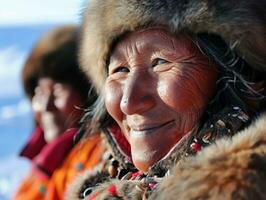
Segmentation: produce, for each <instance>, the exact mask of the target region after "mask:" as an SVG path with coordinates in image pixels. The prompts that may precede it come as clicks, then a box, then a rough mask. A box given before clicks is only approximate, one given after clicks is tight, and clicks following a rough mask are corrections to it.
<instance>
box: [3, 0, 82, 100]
mask: <svg viewBox="0 0 266 200" xmlns="http://www.w3.org/2000/svg"><path fill="white" fill-rule="evenodd" d="M85 3H86V1H85V0H45V1H44V0H0V98H2V97H6V96H11V95H13V96H14V95H15V96H16V95H21V92H22V90H21V84H20V83H21V82H20V72H21V67H22V66H23V63H24V61H25V58H26V56H27V55H28V53H29V51H30V49H31V47H32V46H33V45H34V43H35V42H36V40H37V39H38V38H39V37H40V35H41V34H42V33H43V32H45V31H47V30H48V29H49V28H51V27H52V25H56V24H64V23H77V24H78V23H79V22H80V21H81V13H82V10H83V7H84V6H83V5H84V4H85Z"/></svg>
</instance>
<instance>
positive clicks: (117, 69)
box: [112, 67, 129, 74]
mask: <svg viewBox="0 0 266 200" xmlns="http://www.w3.org/2000/svg"><path fill="white" fill-rule="evenodd" d="M117 72H122V73H127V72H129V69H128V67H117V68H116V69H115V70H113V72H112V74H114V73H117Z"/></svg>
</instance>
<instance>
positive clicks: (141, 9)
mask: <svg viewBox="0 0 266 200" xmlns="http://www.w3.org/2000/svg"><path fill="white" fill-rule="evenodd" d="M88 5H89V6H88V8H87V10H86V11H85V13H84V21H83V31H82V42H81V48H80V63H81V66H82V68H83V70H84V71H85V72H86V73H87V75H88V76H89V77H90V78H91V80H92V81H93V83H94V85H95V86H96V88H97V90H98V92H102V88H103V84H104V81H105V78H106V74H107V71H106V62H107V59H108V56H109V53H110V49H111V46H112V43H113V41H114V40H115V39H117V38H118V37H119V36H121V35H122V34H124V33H126V32H130V31H134V30H136V29H137V28H139V27H147V26H154V25H163V26H166V27H169V30H170V31H172V32H174V33H178V32H181V31H183V32H184V31H185V32H189V33H193V34H198V33H211V34H216V35H219V36H221V38H222V39H223V40H224V41H225V42H226V43H227V44H228V46H229V47H230V48H231V49H232V50H235V51H236V52H237V53H238V54H239V55H240V56H241V57H242V58H243V59H244V60H246V61H247V62H248V63H249V64H250V65H251V66H252V67H254V68H256V69H259V70H264V71H265V70H266V67H265V66H266V0H252V1H246V0H236V1H231V0H223V1H218V0H209V1H205V0H199V1H192V0H183V1H176V0H156V1H154V0H142V1H139V0H119V1H118V0H108V1H106V0H90V1H89V4H88Z"/></svg>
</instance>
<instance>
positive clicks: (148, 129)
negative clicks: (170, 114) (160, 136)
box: [130, 120, 175, 137]
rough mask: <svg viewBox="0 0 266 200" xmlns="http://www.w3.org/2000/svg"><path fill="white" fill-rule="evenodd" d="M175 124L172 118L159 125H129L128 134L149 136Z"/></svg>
mask: <svg viewBox="0 0 266 200" xmlns="http://www.w3.org/2000/svg"><path fill="white" fill-rule="evenodd" d="M174 125H175V121H174V120H170V121H167V122H165V123H162V124H159V125H138V126H131V129H130V135H131V136H134V137H143V136H151V135H153V134H155V133H157V132H158V131H160V132H161V131H164V130H167V129H170V128H172V127H173V126H174Z"/></svg>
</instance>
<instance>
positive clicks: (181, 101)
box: [105, 27, 218, 171]
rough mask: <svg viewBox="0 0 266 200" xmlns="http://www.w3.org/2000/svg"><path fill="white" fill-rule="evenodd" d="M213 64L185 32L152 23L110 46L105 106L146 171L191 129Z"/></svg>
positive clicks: (211, 86) (209, 89) (206, 95)
mask: <svg viewBox="0 0 266 200" xmlns="http://www.w3.org/2000/svg"><path fill="white" fill-rule="evenodd" d="M217 74H218V70H217V66H216V65H215V64H213V63H212V62H211V61H210V60H209V58H207V57H206V56H205V55H203V54H202V53H201V51H200V50H199V49H198V47H197V46H196V45H195V44H194V43H193V42H192V41H191V40H190V38H189V37H187V36H184V35H172V34H171V33H169V32H167V31H166V30H165V29H164V28H161V27H155V28H149V29H143V30H138V31H135V32H133V33H129V34H128V35H126V36H125V37H124V38H123V39H121V40H120V41H119V42H118V44H117V45H116V46H115V48H114V50H113V52H112V54H111V57H110V64H109V66H108V78H107V80H106V83H105V104H106V108H107V110H108V112H109V113H110V115H111V116H112V117H113V118H114V119H115V120H116V122H117V123H118V125H119V126H120V128H121V130H122V131H123V133H124V135H125V137H126V138H127V140H128V142H129V143H130V146H131V152H132V160H133V163H134V165H135V166H136V167H137V168H138V169H139V170H142V171H147V170H148V169H149V167H151V166H152V165H153V164H154V163H156V162H157V161H158V160H160V159H162V158H163V157H164V156H166V155H167V153H169V151H171V149H172V148H173V147H174V146H175V145H176V144H177V143H178V141H180V139H181V138H182V137H183V136H185V135H186V134H188V133H189V132H191V130H192V129H193V127H195V125H196V124H197V122H198V120H199V118H200V116H201V114H202V112H203V110H204V108H205V107H206V105H207V103H208V101H209V99H210V98H211V97H212V95H213V93H214V90H215V83H216V80H217Z"/></svg>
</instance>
